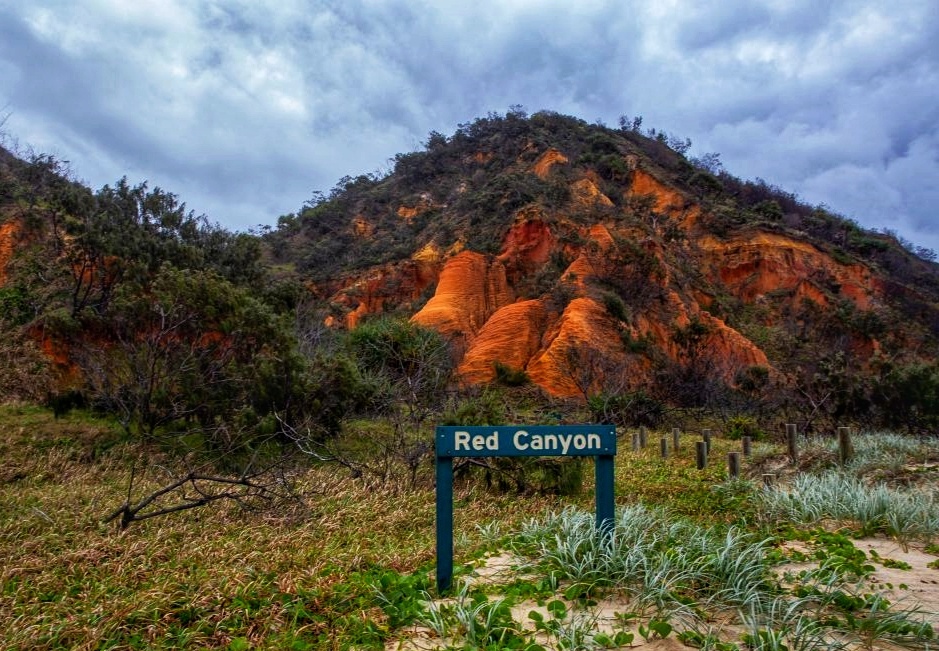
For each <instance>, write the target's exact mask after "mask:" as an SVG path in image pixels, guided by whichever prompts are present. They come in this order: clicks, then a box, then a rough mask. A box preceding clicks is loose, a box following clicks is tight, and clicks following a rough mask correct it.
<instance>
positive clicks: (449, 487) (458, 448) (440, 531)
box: [436, 425, 616, 592]
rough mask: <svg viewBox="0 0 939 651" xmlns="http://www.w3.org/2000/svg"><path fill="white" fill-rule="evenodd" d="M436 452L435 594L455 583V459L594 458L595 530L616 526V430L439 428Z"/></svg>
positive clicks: (585, 427)
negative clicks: (595, 486)
mask: <svg viewBox="0 0 939 651" xmlns="http://www.w3.org/2000/svg"><path fill="white" fill-rule="evenodd" d="M436 452H437V496H436V497H437V589H438V590H439V591H440V592H443V591H445V590H447V589H449V587H450V582H451V580H452V578H453V459H454V458H455V457H595V458H596V464H595V465H596V483H597V488H596V502H597V527H598V528H604V527H610V526H612V524H613V509H614V505H613V457H614V456H615V455H616V428H615V427H614V426H613V425H558V426H553V425H500V426H485V427H462V426H439V427H437V434H436Z"/></svg>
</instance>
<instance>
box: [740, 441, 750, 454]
mask: <svg viewBox="0 0 939 651" xmlns="http://www.w3.org/2000/svg"><path fill="white" fill-rule="evenodd" d="M740 441H741V443H743V456H745V457H749V456H750V437H749V436H744V437H742V438H741V439H740Z"/></svg>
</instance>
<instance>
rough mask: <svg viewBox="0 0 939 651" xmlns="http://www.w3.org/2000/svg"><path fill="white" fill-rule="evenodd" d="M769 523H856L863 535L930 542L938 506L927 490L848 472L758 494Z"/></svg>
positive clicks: (936, 529) (808, 477)
mask: <svg viewBox="0 0 939 651" xmlns="http://www.w3.org/2000/svg"><path fill="white" fill-rule="evenodd" d="M759 502H760V506H761V508H762V509H763V511H764V513H765V516H766V517H767V518H768V519H778V518H783V519H785V520H787V521H790V522H793V523H796V524H799V525H807V524H813V523H817V522H820V521H824V520H833V521H836V522H842V523H855V524H856V526H857V527H858V528H859V530H860V531H861V532H862V533H865V534H874V533H885V534H887V535H890V536H894V537H896V538H898V539H900V540H903V541H908V540H917V539H919V540H929V539H931V538H932V537H934V536H935V535H936V534H937V533H939V501H937V500H936V497H935V495H934V494H933V493H932V492H931V491H923V490H900V489H895V488H890V487H889V486H887V485H886V484H884V483H882V482H880V483H876V484H874V485H869V484H868V483H867V482H865V481H863V480H862V479H859V478H857V477H855V476H854V475H853V473H850V472H848V471H843V470H829V471H826V472H823V473H821V474H818V475H812V474H805V475H798V476H797V477H796V478H795V479H794V480H793V482H792V484H791V485H789V486H779V487H776V488H774V489H772V490H766V491H764V492H763V493H761V494H760V495H759Z"/></svg>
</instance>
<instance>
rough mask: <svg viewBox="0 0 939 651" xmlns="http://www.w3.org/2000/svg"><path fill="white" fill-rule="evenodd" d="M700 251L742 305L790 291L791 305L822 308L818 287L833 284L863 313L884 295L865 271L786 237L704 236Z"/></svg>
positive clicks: (874, 280)
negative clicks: (725, 238)
mask: <svg viewBox="0 0 939 651" xmlns="http://www.w3.org/2000/svg"><path fill="white" fill-rule="evenodd" d="M699 246H700V247H701V249H702V250H703V251H704V252H705V258H706V264H707V265H708V266H709V267H710V269H711V272H712V273H714V274H716V275H717V276H718V277H719V278H720V280H721V281H722V282H723V283H724V284H725V285H726V286H727V288H728V289H730V290H731V291H732V292H733V293H734V295H736V296H738V297H739V298H741V299H743V300H744V301H746V302H752V301H754V300H758V299H760V298H761V297H762V296H763V295H765V294H768V293H770V292H779V291H789V292H791V294H792V296H793V304H794V305H798V304H799V303H800V302H801V300H802V299H803V298H808V299H810V300H813V301H815V302H816V303H819V304H820V305H826V304H827V303H828V299H826V298H825V295H824V293H823V292H822V290H821V288H820V287H819V283H821V282H829V283H832V284H834V285H837V287H838V293H839V294H841V295H842V296H845V297H847V298H849V299H851V300H852V301H853V302H854V304H855V305H856V306H857V307H858V308H859V309H862V310H866V309H869V308H870V307H871V306H872V304H873V302H875V301H877V300H878V299H879V298H880V297H881V296H882V295H883V286H882V285H881V283H880V282H879V281H878V280H876V279H875V278H874V277H873V275H872V274H871V271H870V270H869V269H868V268H867V267H864V266H862V265H842V264H839V263H837V262H835V261H834V260H833V259H832V258H831V256H829V255H827V254H825V253H823V252H822V251H820V250H818V249H817V248H816V247H814V246H812V245H811V244H808V243H807V242H802V241H799V240H796V239H793V238H791V237H786V236H785V235H779V234H776V233H765V232H755V233H752V234H750V235H749V236H745V237H737V238H733V239H731V240H728V241H721V240H718V239H716V238H714V237H704V238H701V239H700V240H699Z"/></svg>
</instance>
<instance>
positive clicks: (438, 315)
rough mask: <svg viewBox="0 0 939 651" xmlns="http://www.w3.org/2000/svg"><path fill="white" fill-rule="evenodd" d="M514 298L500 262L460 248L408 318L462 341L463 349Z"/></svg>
mask: <svg viewBox="0 0 939 651" xmlns="http://www.w3.org/2000/svg"><path fill="white" fill-rule="evenodd" d="M513 298H514V297H513V294H512V290H511V289H510V288H509V284H508V281H507V280H506V275H505V267H504V266H503V264H502V263H501V262H498V261H496V262H493V263H492V264H490V263H489V261H488V260H487V259H486V256H484V255H482V254H480V253H476V252H474V251H463V252H462V253H459V254H457V255H455V256H453V257H452V258H450V259H449V260H447V262H446V264H445V265H444V267H443V269H442V270H441V272H440V280H439V281H438V283H437V291H436V292H435V293H434V296H433V298H431V299H430V300H429V301H428V302H427V304H426V305H425V306H424V307H423V308H422V309H421V310H420V312H418V313H417V314H415V315H414V316H413V317H411V320H412V321H414V322H415V323H418V324H420V325H423V326H428V327H431V328H434V329H436V330H437V331H439V332H441V333H442V334H444V335H446V336H448V337H453V338H455V339H458V340H462V342H463V344H464V350H466V348H468V347H469V345H470V344H471V343H472V341H473V339H474V338H475V337H476V333H478V332H479V330H480V329H481V328H482V327H483V325H484V324H485V323H486V321H487V319H489V317H490V316H492V315H493V314H494V313H495V312H496V311H497V310H498V309H499V308H500V307H503V306H505V305H508V304H509V303H511V302H512V300H513Z"/></svg>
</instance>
